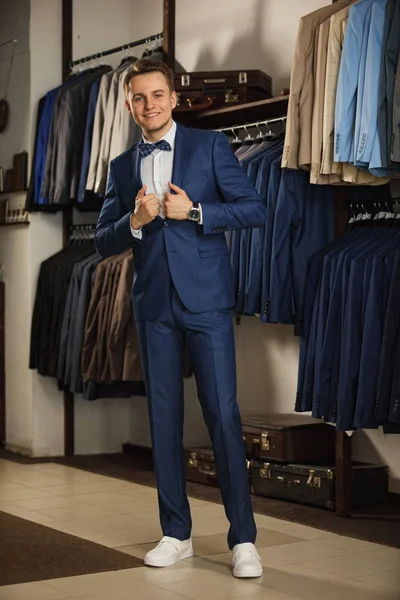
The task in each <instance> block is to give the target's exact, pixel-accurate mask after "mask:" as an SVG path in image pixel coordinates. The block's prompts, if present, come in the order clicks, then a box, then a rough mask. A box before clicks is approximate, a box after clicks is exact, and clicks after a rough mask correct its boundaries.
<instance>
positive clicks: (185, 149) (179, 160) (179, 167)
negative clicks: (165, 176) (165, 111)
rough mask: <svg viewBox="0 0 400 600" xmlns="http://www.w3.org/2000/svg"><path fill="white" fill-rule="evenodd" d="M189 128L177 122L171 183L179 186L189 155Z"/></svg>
mask: <svg viewBox="0 0 400 600" xmlns="http://www.w3.org/2000/svg"><path fill="white" fill-rule="evenodd" d="M190 138H191V130H190V129H188V128H187V127H184V126H183V125H180V124H179V123H177V128H176V136H175V150H174V167H173V171H172V183H174V184H175V185H177V186H178V187H180V185H181V182H182V177H183V175H184V173H185V167H186V162H187V159H188V155H189V147H190Z"/></svg>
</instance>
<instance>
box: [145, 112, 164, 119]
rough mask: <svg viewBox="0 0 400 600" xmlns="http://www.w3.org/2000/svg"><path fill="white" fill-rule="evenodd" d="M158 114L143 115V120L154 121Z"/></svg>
mask: <svg viewBox="0 0 400 600" xmlns="http://www.w3.org/2000/svg"><path fill="white" fill-rule="evenodd" d="M159 114H160V113H150V114H148V115H144V117H145V119H154V117H158V115H159Z"/></svg>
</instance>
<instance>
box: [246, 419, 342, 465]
mask: <svg viewBox="0 0 400 600" xmlns="http://www.w3.org/2000/svg"><path fill="white" fill-rule="evenodd" d="M242 432H243V441H244V442H245V445H246V454H247V457H248V458H266V459H268V460H274V461H284V462H288V463H289V462H296V463H300V462H310V461H317V462H319V463H320V464H322V463H325V464H334V463H335V431H334V428H333V427H331V426H330V425H326V423H322V422H321V421H318V420H317V419H313V418H310V417H307V416H304V415H296V414H288V415H273V416H254V417H246V416H245V417H242Z"/></svg>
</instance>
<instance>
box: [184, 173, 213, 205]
mask: <svg viewBox="0 0 400 600" xmlns="http://www.w3.org/2000/svg"><path fill="white" fill-rule="evenodd" d="M207 182H208V175H207V171H202V172H201V173H197V174H196V175H194V177H188V178H187V179H184V180H183V181H182V184H181V185H180V187H181V188H182V189H183V190H184V191H185V192H186V194H187V196H188V197H189V198H190V199H191V200H192V199H193V198H197V197H198V196H199V195H201V193H202V192H203V190H204V188H205V186H206V184H207Z"/></svg>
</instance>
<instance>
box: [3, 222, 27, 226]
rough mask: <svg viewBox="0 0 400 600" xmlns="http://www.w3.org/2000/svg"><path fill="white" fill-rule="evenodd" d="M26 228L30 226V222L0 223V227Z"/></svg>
mask: <svg viewBox="0 0 400 600" xmlns="http://www.w3.org/2000/svg"><path fill="white" fill-rule="evenodd" d="M18 225H19V226H20V227H21V226H22V227H26V226H27V225H30V221H22V222H21V223H0V227H17V226H18Z"/></svg>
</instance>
